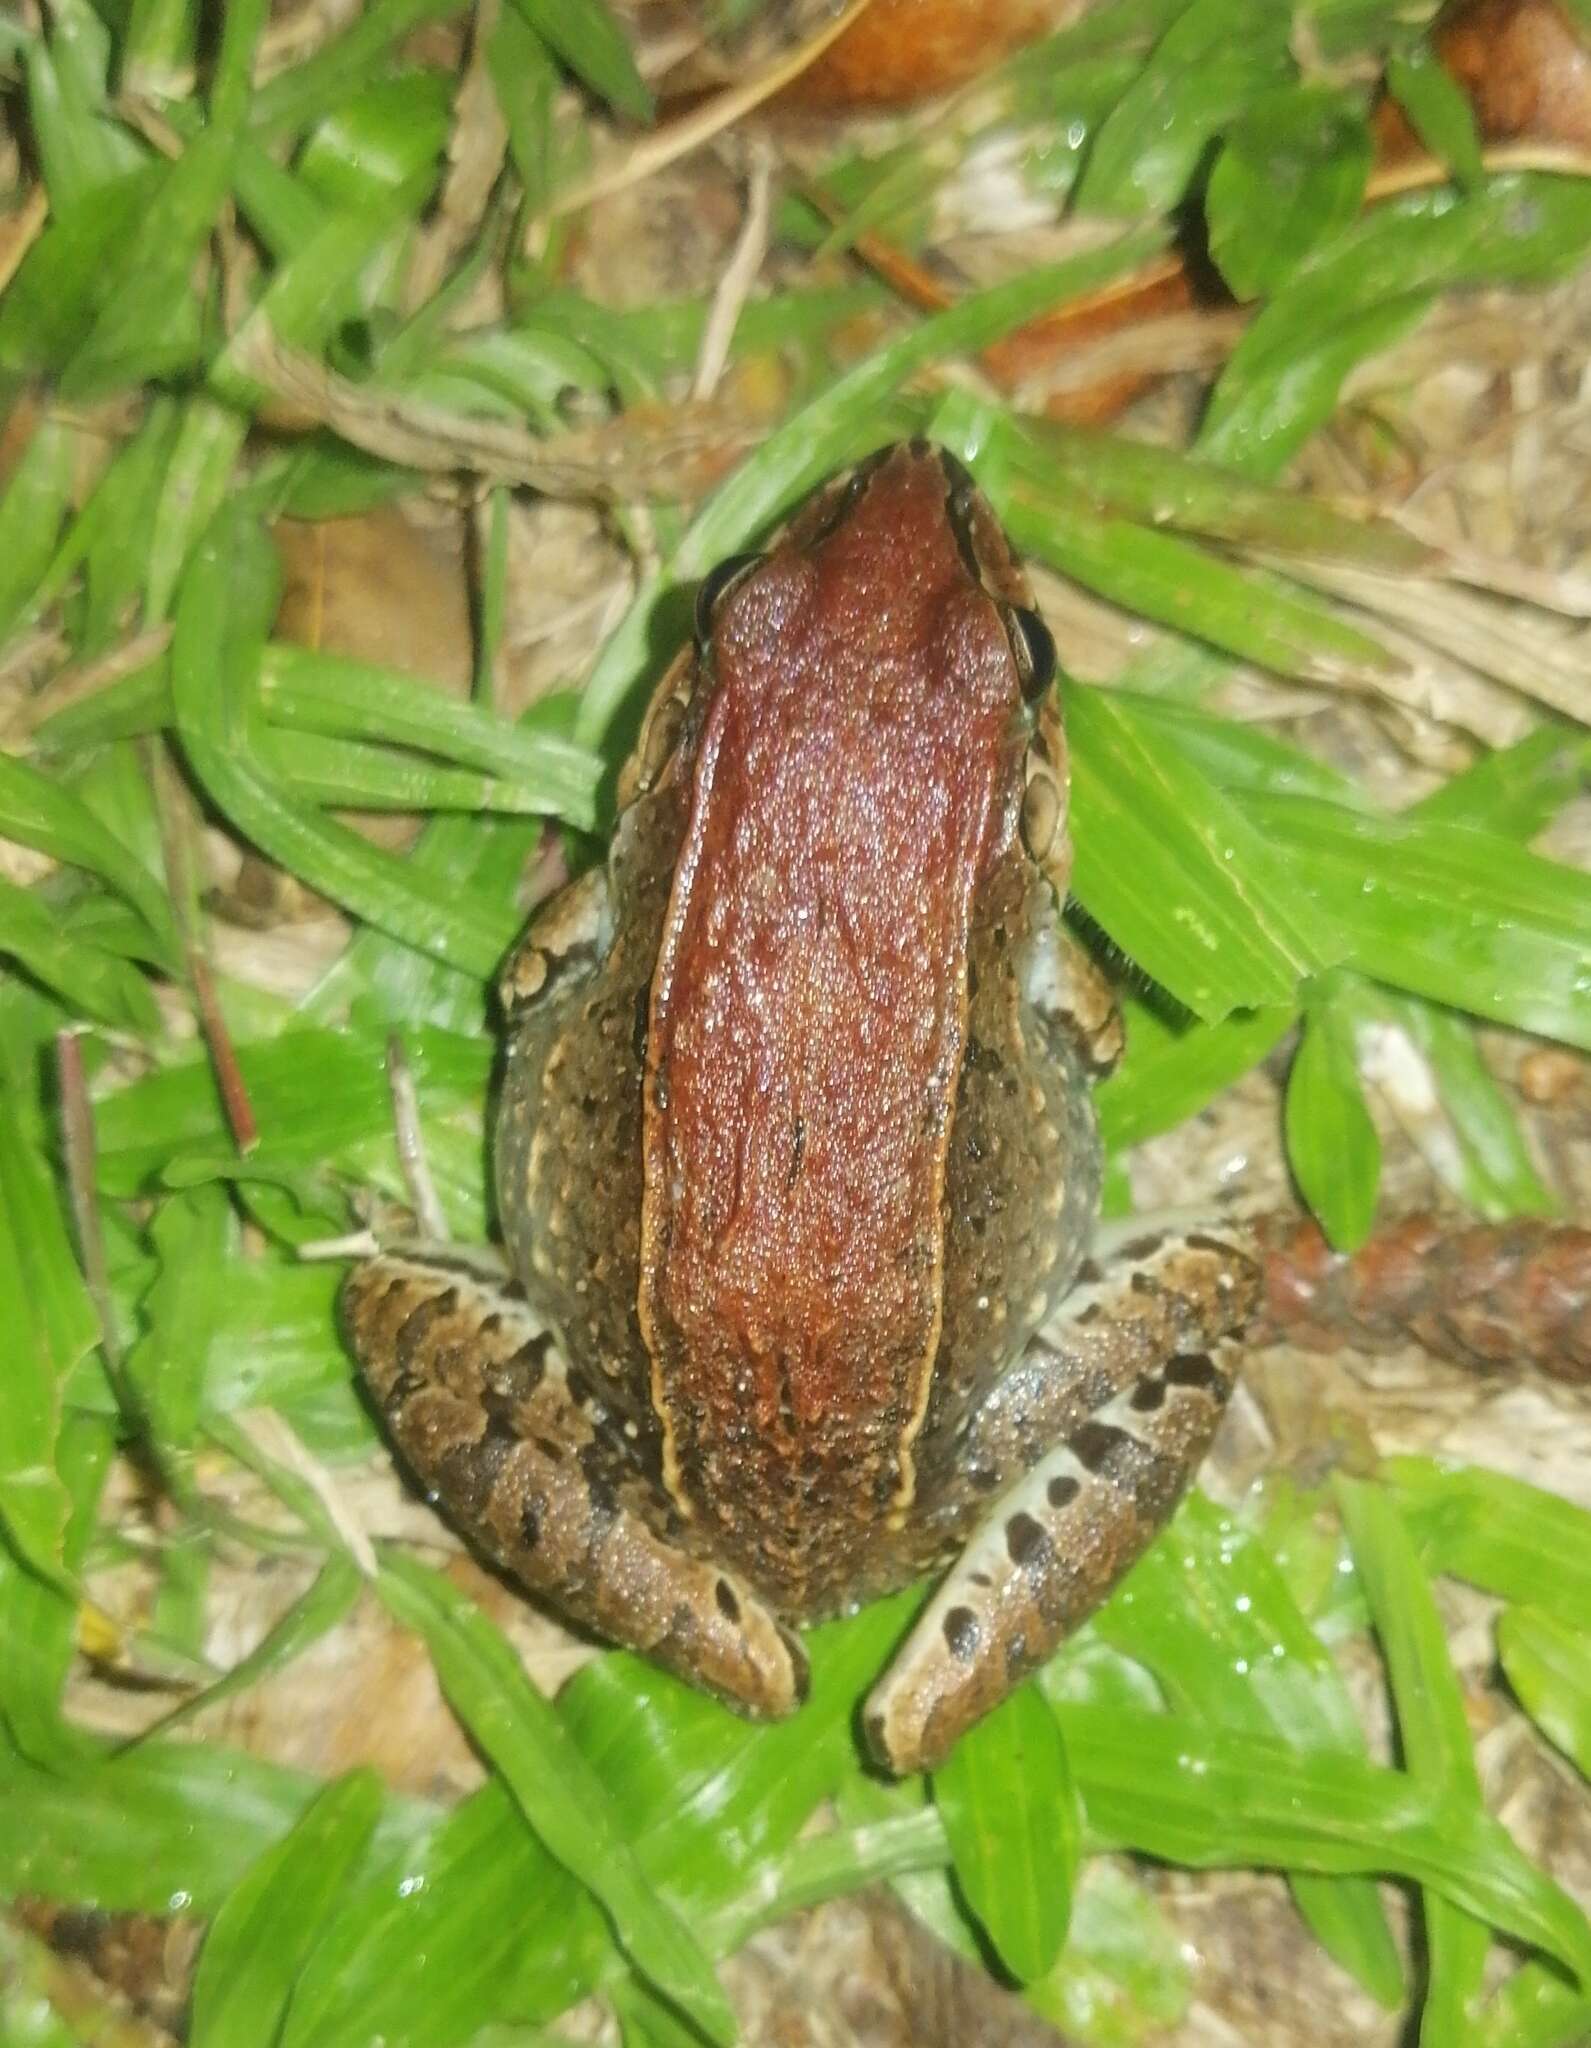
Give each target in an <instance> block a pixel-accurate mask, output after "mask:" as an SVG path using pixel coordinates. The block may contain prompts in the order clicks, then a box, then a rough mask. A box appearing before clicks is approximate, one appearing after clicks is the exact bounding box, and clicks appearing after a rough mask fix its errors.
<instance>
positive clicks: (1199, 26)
mask: <svg viewBox="0 0 1591 2048" xmlns="http://www.w3.org/2000/svg"><path fill="white" fill-rule="evenodd" d="M1292 70H1293V65H1292V60H1291V57H1290V55H1289V52H1288V47H1287V22H1286V19H1285V17H1284V16H1282V15H1280V14H1278V13H1277V11H1276V9H1275V8H1274V7H1271V6H1269V5H1267V4H1266V0H1193V4H1192V5H1191V6H1188V7H1184V8H1182V9H1181V10H1180V11H1179V12H1178V13H1177V15H1176V17H1175V19H1174V20H1173V21H1172V22H1171V23H1170V25H1169V27H1167V29H1166V30H1165V32H1164V34H1163V35H1162V36H1161V37H1160V40H1159V41H1158V42H1157V43H1156V45H1155V47H1154V50H1153V52H1152V54H1151V55H1150V58H1149V60H1148V62H1147V63H1146V64H1145V65H1144V67H1143V69H1142V70H1141V71H1140V72H1139V73H1138V76H1137V77H1136V78H1135V79H1134V80H1133V82H1132V84H1131V85H1130V86H1128V88H1127V90H1126V91H1125V92H1124V93H1123V94H1122V96H1121V98H1120V99H1119V100H1118V101H1117V103H1116V105H1115V106H1114V107H1113V108H1112V109H1111V112H1110V113H1109V115H1108V116H1107V117H1106V119H1105V120H1104V121H1103V122H1102V123H1101V124H1100V128H1099V131H1098V133H1097V134H1096V135H1095V137H1094V142H1093V147H1092V149H1091V150H1090V151H1089V154H1088V159H1087V161H1086V162H1085V164H1084V166H1083V174H1082V177H1081V178H1080V179H1079V180H1078V184H1077V189H1076V192H1075V194H1074V197H1073V203H1074V205H1075V206H1076V207H1078V208H1079V210H1081V211H1082V212H1085V213H1093V212H1098V213H1159V212H1163V211H1164V210H1166V209H1167V208H1169V207H1172V206H1174V205H1175V204H1176V203H1177V201H1178V200H1179V199H1181V198H1182V197H1183V195H1184V193H1185V192H1186V191H1187V188H1188V185H1189V182H1190V180H1191V179H1192V177H1193V174H1194V172H1195V170H1196V168H1197V166H1198V163H1199V160H1200V158H1201V157H1202V156H1203V155H1204V153H1205V151H1206V149H1207V148H1208V146H1209V143H1210V141H1211V138H1212V137H1213V136H1215V135H1217V134H1219V133H1220V132H1221V130H1222V129H1223V128H1225V127H1226V125H1227V124H1228V123H1229V122H1230V121H1231V120H1232V119H1233V118H1234V116H1236V115H1237V114H1239V113H1241V112H1242V110H1243V109H1244V108H1245V107H1246V106H1248V105H1249V104H1250V102H1251V101H1253V100H1254V99H1255V98H1257V97H1258V96H1259V95H1260V94H1262V93H1264V92H1267V91H1269V90H1270V89H1271V88H1273V87H1275V86H1278V85H1280V84H1282V83H1284V81H1285V80H1286V79H1288V78H1289V77H1290V76H1291V75H1292Z"/></svg>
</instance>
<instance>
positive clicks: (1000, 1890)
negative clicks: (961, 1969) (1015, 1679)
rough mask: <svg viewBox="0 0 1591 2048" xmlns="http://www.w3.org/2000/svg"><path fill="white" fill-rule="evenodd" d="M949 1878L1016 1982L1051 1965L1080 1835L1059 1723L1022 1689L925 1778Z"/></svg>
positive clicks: (1062, 1933) (1065, 1917)
mask: <svg viewBox="0 0 1591 2048" xmlns="http://www.w3.org/2000/svg"><path fill="white" fill-rule="evenodd" d="M934 1803H935V1805H936V1806H937V1807H938V1808H939V1813H940V1818H941V1819H942V1820H943V1821H944V1824H945V1834H946V1837H947V1838H948V1840H949V1843H950V1853H951V1857H952V1859H953V1861H954V1863H955V1869H956V1879H957V1882H958V1883H959V1884H960V1886H961V1890H962V1893H963V1895H964V1897H965V1898H966V1901H967V1903H968V1905H969V1906H970V1907H971V1908H972V1910H973V1912H974V1913H975V1914H976V1915H977V1917H978V1920H979V1923H980V1924H981V1925H982V1927H983V1929H984V1931H985V1933H986V1934H987V1935H988V1937H989V1940H990V1941H991V1942H992V1943H993V1945H994V1949H995V1952H996V1954H997V1955H998V1956H999V1958H1000V1960H1001V1962H1003V1963H1004V1964H1005V1966H1006V1968H1007V1969H1008V1970H1009V1971H1010V1972H1011V1974H1012V1976H1013V1977H1015V1978H1016V1979H1017V1981H1018V1982H1019V1983H1022V1984H1027V1983H1031V1982H1032V1981H1033V1980H1034V1979H1035V1978H1037V1977H1042V1976H1044V1975H1046V1974H1047V1973H1048V1972H1049V1971H1050V1970H1051V1969H1053V1968H1054V1966H1055V1962H1056V1959H1057V1958H1058V1956H1059V1955H1060V1953H1061V1948H1062V1945H1063V1944H1064V1942H1065V1940H1066V1929H1067V1924H1068V1922H1069V1921H1070V1919H1071V1910H1072V1888H1073V1885H1074V1883H1075V1881H1076V1877H1077V1861H1078V1854H1079V1845H1080V1839H1081V1834H1082V1827H1081V1822H1080V1819H1079V1815H1078V1810H1077V1795H1076V1793H1075V1791H1074V1790H1073V1787H1072V1774H1071V1771H1070V1770H1069V1768H1068V1766H1067V1762H1066V1745H1065V1742H1064V1741H1063V1740H1062V1737H1061V1731H1060V1726H1059V1724H1058V1723H1057V1721H1056V1719H1055V1716H1054V1715H1053V1714H1052V1713H1051V1712H1050V1710H1049V1707H1048V1706H1047V1705H1046V1703H1045V1700H1044V1697H1043V1695H1042V1694H1041V1693H1040V1692H1039V1691H1038V1690H1037V1689H1036V1688H1035V1687H1034V1686H1031V1685H1024V1686H1021V1687H1019V1688H1018V1690H1017V1691H1016V1692H1014V1693H1012V1695H1011V1696H1010V1698H1009V1699H1007V1700H1006V1701H1005V1702H1004V1704H1003V1705H1001V1706H998V1707H996V1708H995V1710H994V1712H993V1713H992V1714H989V1715H986V1716H985V1718H984V1719H983V1720H982V1721H979V1722H978V1723H977V1724H976V1726H974V1727H972V1728H969V1729H968V1731H967V1733H966V1734H965V1735H963V1736H962V1738H961V1740H960V1741H959V1742H958V1743H957V1744H956V1746H955V1748H954V1750H952V1752H951V1754H950V1757H949V1760H948V1761H947V1762H946V1763H945V1764H944V1765H942V1766H941V1768H940V1769H939V1770H937V1771H936V1772H935V1773H934Z"/></svg>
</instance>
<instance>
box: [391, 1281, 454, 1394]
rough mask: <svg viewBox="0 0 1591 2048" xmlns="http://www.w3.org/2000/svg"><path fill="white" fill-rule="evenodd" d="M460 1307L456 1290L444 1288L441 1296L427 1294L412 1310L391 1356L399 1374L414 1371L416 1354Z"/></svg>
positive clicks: (402, 1327)
mask: <svg viewBox="0 0 1591 2048" xmlns="http://www.w3.org/2000/svg"><path fill="white" fill-rule="evenodd" d="M458 1305H459V1291H458V1289H457V1288H456V1287H444V1288H443V1290H442V1292H441V1293H440V1294H428V1295H426V1296H425V1297H424V1298H423V1299H422V1300H421V1301H419V1302H417V1303H416V1305H415V1306H414V1307H413V1308H412V1309H410V1311H409V1313H408V1314H407V1315H406V1316H405V1317H404V1319H403V1321H402V1322H401V1323H400V1324H399V1326H398V1334H397V1337H396V1338H395V1340H394V1342H393V1346H392V1356H393V1360H394V1362H395V1364H396V1365H397V1368H398V1371H399V1372H400V1373H405V1372H410V1371H412V1370H413V1367H414V1362H415V1357H416V1354H417V1353H418V1352H419V1350H420V1347H421V1346H422V1345H423V1344H424V1342H425V1340H426V1337H427V1336H428V1335H429V1333H430V1329H431V1325H432V1324H433V1323H436V1322H440V1321H441V1320H442V1318H443V1317H444V1316H450V1315H452V1313H453V1311H454V1310H455V1309H456V1308H457V1307H458Z"/></svg>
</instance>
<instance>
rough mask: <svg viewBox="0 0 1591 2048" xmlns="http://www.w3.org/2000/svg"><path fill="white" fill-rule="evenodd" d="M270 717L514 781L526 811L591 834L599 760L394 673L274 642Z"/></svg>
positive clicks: (269, 666) (263, 681) (264, 670)
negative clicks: (421, 753)
mask: <svg viewBox="0 0 1591 2048" xmlns="http://www.w3.org/2000/svg"><path fill="white" fill-rule="evenodd" d="M260 690H261V697H262V700H263V702H264V706H265V710H266V714H267V716H268V717H270V718H271V719H272V720H273V721H274V722H275V723H277V724H279V725H283V726H288V727H291V728H292V729H293V730H294V731H298V732H311V733H321V734H335V735H338V736H340V737H343V738H350V739H362V740H377V739H379V740H380V741H382V742H384V743H386V744H387V745H393V744H401V745H404V746H411V747H416V748H420V749H422V750H424V751H425V752H427V753H432V754H436V755H438V756H439V757H441V758H442V759H444V760H449V761H456V762H458V763H459V765H460V766H462V767H465V768H476V769H480V770H482V771H484V772H485V773H486V774H488V775H492V776H496V777H498V778H500V779H501V780H503V781H505V782H511V783H513V784H514V786H515V788H516V790H517V791H518V792H519V793H520V794H521V796H522V797H523V799H524V801H525V803H526V806H527V807H528V806H529V805H531V804H532V803H536V804H537V805H538V807H539V808H540V809H542V810H544V811H548V812H551V813H552V814H553V815H554V816H555V817H560V818H563V819H564V820H565V821H566V822H567V823H569V824H571V825H577V826H580V827H581V828H582V829H584V830H589V829H590V828H591V826H592V825H593V824H594V823H595V818H596V787H597V779H598V776H599V774H600V773H601V762H600V761H599V760H598V758H597V756H596V755H595V754H593V753H592V752H591V751H590V750H589V749H588V748H586V747H583V746H579V745H577V744H576V743H575V741H573V740H567V739H563V738H561V737H559V736H558V735H557V734H555V733H548V732H538V731H535V730H534V729H532V728H527V727H524V726H514V725H510V724H509V723H508V722H507V721H506V720H505V719H501V718H498V717H497V716H495V714H493V713H492V712H490V711H487V710H483V709H481V708H480V707H479V706H478V705H474V704H461V703H457V702H455V701H454V700H453V699H451V698H448V697H445V696H443V695H442V693H441V692H440V691H438V690H434V689H430V688H428V687H427V686H426V685H425V684H423V683H418V682H416V681H415V680H414V678H413V677H412V676H408V675H405V674H403V673H402V672H401V671H399V670H396V669H386V668H378V667H376V666H375V665H374V664H372V663H368V662H359V661H353V660H350V659H348V658H347V657H345V656H341V655H333V654H322V653H319V652H314V651H311V650H310V649H308V648H302V647H292V646H287V645H285V644H282V643H276V644H274V645H272V646H270V647H269V648H267V650H266V653H265V658H264V660H263V662H262V664H261V669H260Z"/></svg>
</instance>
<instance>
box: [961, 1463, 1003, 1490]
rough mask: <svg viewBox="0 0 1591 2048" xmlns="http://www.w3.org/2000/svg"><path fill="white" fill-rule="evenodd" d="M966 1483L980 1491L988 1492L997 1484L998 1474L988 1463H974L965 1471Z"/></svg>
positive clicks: (998, 1481)
mask: <svg viewBox="0 0 1591 2048" xmlns="http://www.w3.org/2000/svg"><path fill="white" fill-rule="evenodd" d="M967 1483H968V1485H969V1486H975V1487H976V1488H977V1489H978V1491H979V1492H980V1493H989V1492H991V1491H992V1490H993V1489H994V1488H995V1487H996V1486H998V1485H999V1483H1000V1475H999V1473H998V1472H996V1471H994V1470H992V1469H991V1468H990V1467H989V1466H988V1465H974V1466H973V1467H972V1468H971V1469H970V1470H969V1472H968V1473H967Z"/></svg>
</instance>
